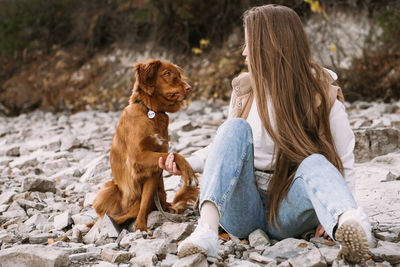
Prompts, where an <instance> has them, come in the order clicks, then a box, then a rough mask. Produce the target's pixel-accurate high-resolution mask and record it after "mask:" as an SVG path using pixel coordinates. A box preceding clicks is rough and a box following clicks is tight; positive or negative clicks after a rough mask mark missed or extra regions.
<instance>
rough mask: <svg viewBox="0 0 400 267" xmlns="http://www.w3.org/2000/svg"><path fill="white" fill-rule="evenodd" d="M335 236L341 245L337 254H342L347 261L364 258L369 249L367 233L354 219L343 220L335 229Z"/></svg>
mask: <svg viewBox="0 0 400 267" xmlns="http://www.w3.org/2000/svg"><path fill="white" fill-rule="evenodd" d="M335 237H336V239H337V241H338V242H339V244H340V245H341V247H342V249H341V250H340V252H339V255H343V256H344V258H345V259H346V260H347V261H349V262H351V263H359V262H363V261H365V260H366V258H367V255H366V254H367V253H368V250H369V245H368V241H367V235H366V234H365V233H364V230H363V229H362V227H361V225H359V224H358V223H357V222H356V221H354V220H349V221H346V222H344V223H343V225H341V226H340V227H339V228H338V229H337V230H336V234H335Z"/></svg>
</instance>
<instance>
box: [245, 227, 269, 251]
mask: <svg viewBox="0 0 400 267" xmlns="http://www.w3.org/2000/svg"><path fill="white" fill-rule="evenodd" d="M249 243H250V246H252V247H258V246H270V245H271V241H270V240H269V237H268V235H267V234H266V233H265V232H264V231H263V230H261V229H256V230H254V231H253V232H252V233H251V234H250V235H249Z"/></svg>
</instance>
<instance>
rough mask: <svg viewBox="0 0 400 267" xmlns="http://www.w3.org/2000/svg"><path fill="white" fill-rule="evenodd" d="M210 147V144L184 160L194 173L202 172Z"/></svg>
mask: <svg viewBox="0 0 400 267" xmlns="http://www.w3.org/2000/svg"><path fill="white" fill-rule="evenodd" d="M211 145H212V143H211V144H209V145H208V146H206V147H204V148H202V149H200V150H197V151H196V152H194V153H193V154H192V155H191V156H190V157H188V158H186V160H187V162H189V164H190V166H191V167H192V169H193V170H194V171H195V172H200V173H202V172H203V169H204V164H205V162H206V159H207V156H208V152H209V151H210V147H211Z"/></svg>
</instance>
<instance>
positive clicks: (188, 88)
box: [185, 83, 192, 94]
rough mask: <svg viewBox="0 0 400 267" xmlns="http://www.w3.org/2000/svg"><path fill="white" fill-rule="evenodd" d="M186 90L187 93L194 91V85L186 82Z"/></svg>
mask: <svg viewBox="0 0 400 267" xmlns="http://www.w3.org/2000/svg"><path fill="white" fill-rule="evenodd" d="M185 91H186V93H187V94H188V93H190V91H192V87H191V86H190V85H189V84H188V83H185Z"/></svg>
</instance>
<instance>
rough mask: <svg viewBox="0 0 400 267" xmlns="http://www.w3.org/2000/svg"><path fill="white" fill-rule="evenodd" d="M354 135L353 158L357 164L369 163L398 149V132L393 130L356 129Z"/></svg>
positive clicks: (399, 135) (399, 137) (399, 143)
mask: <svg viewBox="0 0 400 267" xmlns="http://www.w3.org/2000/svg"><path fill="white" fill-rule="evenodd" d="M354 134H355V137H356V144H355V148H354V156H355V160H356V161H357V162H365V161H369V160H371V159H373V158H375V157H377V156H381V155H385V154H388V153H390V152H394V151H396V150H398V149H399V147H400V130H398V129H395V128H367V129H356V130H354Z"/></svg>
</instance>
